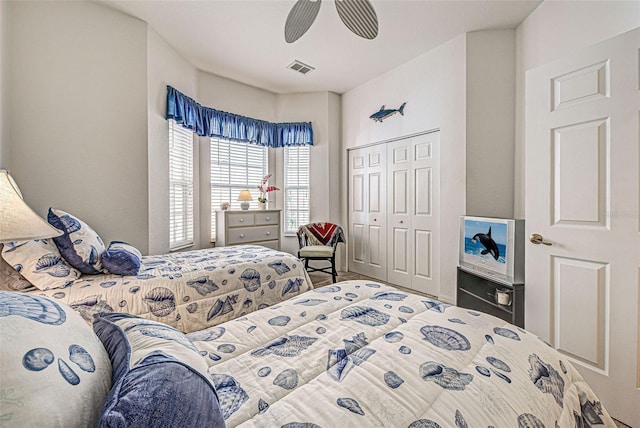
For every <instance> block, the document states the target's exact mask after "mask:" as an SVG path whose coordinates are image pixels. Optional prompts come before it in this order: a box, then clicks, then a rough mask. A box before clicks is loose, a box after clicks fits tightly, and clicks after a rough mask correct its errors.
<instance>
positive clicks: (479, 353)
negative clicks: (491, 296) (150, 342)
mask: <svg viewBox="0 0 640 428" xmlns="http://www.w3.org/2000/svg"><path fill="white" fill-rule="evenodd" d="M187 337H188V338H189V339H190V340H191V341H192V342H193V344H194V345H195V346H196V348H197V349H198V350H199V352H200V354H201V355H202V356H203V357H204V358H205V360H206V361H207V364H208V367H209V368H208V373H209V376H210V378H211V380H212V381H213V383H214V385H215V387H216V391H217V395H218V399H219V402H220V407H221V410H222V414H223V416H224V418H225V420H226V424H227V426H229V427H234V426H241V427H253V426H256V427H257V426H274V427H287V428H294V427H296V428H297V427H308V428H311V427H338V426H340V427H343V426H344V427H347V426H353V427H365V426H367V427H374V426H375V427H383V426H384V427H391V426H393V427H411V428H418V427H451V426H456V427H467V426H470V427H487V426H493V427H516V426H517V427H558V426H559V427H569V426H594V425H604V426H612V427H613V426H615V425H614V424H613V421H612V419H611V418H610V417H609V415H608V414H607V412H606V410H605V409H604V408H603V406H602V404H601V403H600V401H599V400H598V398H597V397H596V396H595V395H594V393H593V391H592V390H591V389H590V387H589V386H588V385H587V384H586V383H585V382H584V380H583V379H582V378H581V376H580V375H579V374H578V372H577V371H576V370H575V369H574V367H573V366H572V365H571V364H570V362H569V361H568V360H567V359H566V358H565V357H564V356H563V355H562V354H560V353H558V352H557V351H555V350H554V349H553V348H551V347H550V346H548V345H547V344H546V343H544V342H543V341H542V340H540V339H539V338H538V337H536V336H535V335H533V334H531V333H529V332H527V331H525V330H523V329H520V328H518V327H515V326H513V325H511V324H508V323H506V322H505V321H503V320H500V319H498V318H495V317H493V316H490V315H486V314H482V313H479V312H476V311H472V310H467V309H462V308H458V307H455V306H450V305H447V304H443V303H441V302H438V301H435V300H431V299H428V298H425V297H422V296H418V295H414V294H408V293H405V292H400V291H398V290H397V289H395V288H392V287H388V286H385V285H382V284H378V283H374V282H367V281H347V282H341V283H337V284H334V285H330V286H327V287H322V288H318V289H315V290H313V291H309V292H307V293H305V294H303V295H300V296H297V297H293V298H292V299H289V300H288V301H286V302H282V303H280V304H277V305H275V306H271V307H269V308H266V309H264V310H261V311H256V312H253V313H250V314H247V315H246V316H241V317H238V318H237V319H235V320H232V321H228V322H226V323H224V324H221V325H217V326H214V327H210V328H207V329H204V330H202V331H199V332H193V333H190V334H188V335H187Z"/></svg>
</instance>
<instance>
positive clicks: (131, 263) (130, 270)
mask: <svg viewBox="0 0 640 428" xmlns="http://www.w3.org/2000/svg"><path fill="white" fill-rule="evenodd" d="M141 262H142V254H141V253H140V251H139V250H138V249H137V248H136V247H134V246H133V245H131V244H127V243H126V242H122V241H112V242H111V244H109V248H107V250H106V251H105V252H104V253H102V267H103V268H104V269H106V270H107V271H109V272H111V273H114V274H116V275H137V274H138V271H139V270H140V263H141Z"/></svg>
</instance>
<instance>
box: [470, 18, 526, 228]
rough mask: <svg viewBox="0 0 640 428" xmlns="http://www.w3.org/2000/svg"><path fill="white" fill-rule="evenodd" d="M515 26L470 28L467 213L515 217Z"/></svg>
mask: <svg viewBox="0 0 640 428" xmlns="http://www.w3.org/2000/svg"><path fill="white" fill-rule="evenodd" d="M515 55H516V49H515V31H514V30H501V31H474V32H472V33H467V58H466V60H467V113H466V126H467V141H466V155H467V156H466V160H467V161H466V172H467V177H466V198H467V212H466V214H467V215H476V216H485V217H503V218H511V217H512V216H513V157H514V152H513V150H514V138H515V130H514V121H515V65H516V61H515Z"/></svg>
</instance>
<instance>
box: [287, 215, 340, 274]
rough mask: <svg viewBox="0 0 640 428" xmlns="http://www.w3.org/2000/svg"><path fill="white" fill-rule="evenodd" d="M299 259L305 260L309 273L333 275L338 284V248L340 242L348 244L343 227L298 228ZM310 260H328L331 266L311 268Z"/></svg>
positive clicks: (314, 225)
mask: <svg viewBox="0 0 640 428" xmlns="http://www.w3.org/2000/svg"><path fill="white" fill-rule="evenodd" d="M297 235H298V244H300V250H298V258H299V259H300V260H304V267H305V269H306V270H307V272H316V271H318V272H324V273H328V274H331V277H332V279H333V282H334V283H335V282H336V276H338V272H336V248H337V247H338V244H339V243H340V242H346V241H345V239H344V231H343V230H342V227H340V226H338V225H337V224H333V223H324V222H320V223H309V224H305V225H304V226H300V228H298V232H297ZM310 260H326V261H328V262H330V263H331V266H326V267H322V268H314V267H309V261H310Z"/></svg>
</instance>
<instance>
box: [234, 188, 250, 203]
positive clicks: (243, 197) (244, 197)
mask: <svg viewBox="0 0 640 428" xmlns="http://www.w3.org/2000/svg"><path fill="white" fill-rule="evenodd" d="M238 200H239V201H243V202H244V201H253V198H252V197H251V193H249V191H248V190H246V189H245V190H241V191H240V194H239V195H238Z"/></svg>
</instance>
